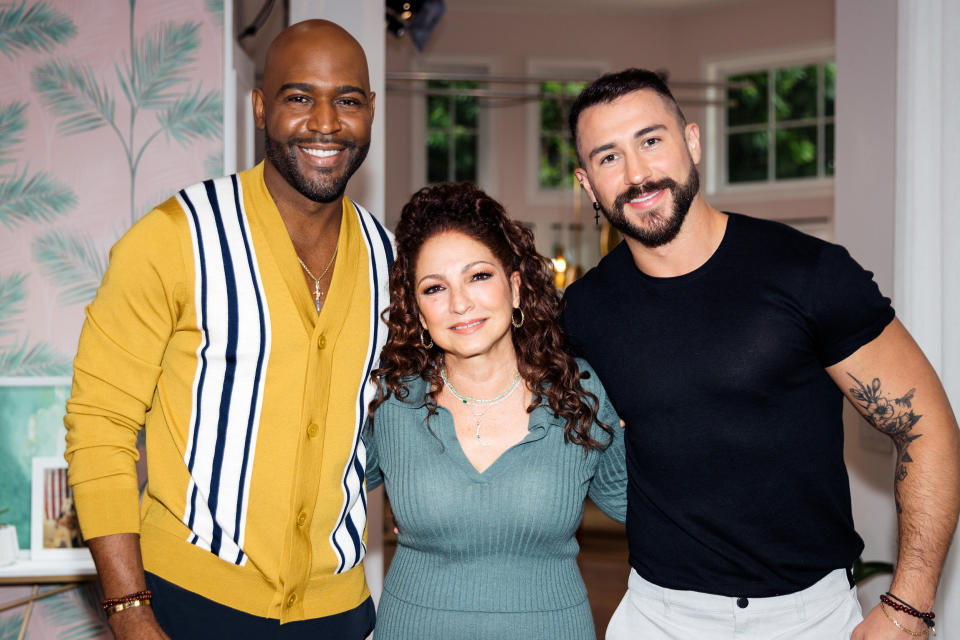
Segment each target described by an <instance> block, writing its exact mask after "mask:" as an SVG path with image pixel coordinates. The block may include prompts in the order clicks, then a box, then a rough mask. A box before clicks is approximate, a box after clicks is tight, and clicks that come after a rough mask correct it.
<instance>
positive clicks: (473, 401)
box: [440, 365, 520, 447]
mask: <svg viewBox="0 0 960 640" xmlns="http://www.w3.org/2000/svg"><path fill="white" fill-rule="evenodd" d="M440 377H441V378H443V384H445V385H446V386H447V389H450V393H452V394H453V395H454V396H455V397H456V398H457V399H458V400H460V401H461V402H462V403H463V404H465V405H467V406H468V407H471V408H470V413H471V414H472V415H473V426H474V431H475V435H476V437H477V440H478V441H479V443H480V444H481V445H482V446H484V447H487V446H490V445H488V444H487V443H486V442H484V441H483V440H481V439H480V423H481V422H483V414H484V413H485V412H486V411H487V409H488V408H490V407H492V406H493V405H495V404H499V403H501V402H503V401H504V400H506V399H507V398H509V397H510V395H511V394H512V393H513V392H514V391H515V390H516V388H517V386H518V385H519V383H520V372H519V371H517V375H516V376H515V377H514V378H513V382H511V383H510V387H509V388H508V389H507V390H506V391H504V392H503V393H501V394H500V395H498V396H497V397H495V398H489V399H487V398H471V397H470V396H465V395H463V394H462V393H459V392H458V391H457V390H456V389H454V388H453V385H452V384H450V380H448V379H447V370H446V367H444V366H443V365H441V366H440ZM471 405H472V406H471Z"/></svg>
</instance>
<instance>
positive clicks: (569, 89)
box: [563, 82, 587, 102]
mask: <svg viewBox="0 0 960 640" xmlns="http://www.w3.org/2000/svg"><path fill="white" fill-rule="evenodd" d="M586 86H587V83H586V82H566V83H564V86H563V89H564V93H566V94H567V95H568V96H569V97H570V98H571V99H570V100H568V101H567V102H573V98H576V97H577V96H578V95H580V92H581V91H583V90H584V89H585V88H586Z"/></svg>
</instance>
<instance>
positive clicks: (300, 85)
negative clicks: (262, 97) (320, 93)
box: [277, 82, 316, 95]
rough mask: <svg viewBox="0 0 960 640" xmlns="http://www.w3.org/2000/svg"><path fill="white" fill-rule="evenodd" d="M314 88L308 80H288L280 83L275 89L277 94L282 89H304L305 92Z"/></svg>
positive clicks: (281, 91)
mask: <svg viewBox="0 0 960 640" xmlns="http://www.w3.org/2000/svg"><path fill="white" fill-rule="evenodd" d="M315 88H316V87H314V86H313V85H312V84H310V83H309V82H288V83H286V84H285V85H281V87H280V88H279V89H278V90H277V95H280V94H281V93H283V92H284V91H304V92H306V93H310V92H311V91H313V90H314V89H315Z"/></svg>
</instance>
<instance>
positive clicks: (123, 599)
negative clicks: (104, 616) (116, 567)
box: [100, 589, 153, 611]
mask: <svg viewBox="0 0 960 640" xmlns="http://www.w3.org/2000/svg"><path fill="white" fill-rule="evenodd" d="M152 597H153V593H152V592H151V591H150V589H144V590H143V591H137V592H136V593H129V594H127V595H125V596H120V597H119V598H107V599H106V600H104V601H103V602H101V603H100V606H101V607H103V610H104V611H106V610H107V609H109V608H110V607H115V606H116V605H118V604H124V603H127V602H134V601H135V600H147V601H148V604H149V600H150V598H152Z"/></svg>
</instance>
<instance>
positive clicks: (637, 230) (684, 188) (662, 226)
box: [601, 160, 700, 249]
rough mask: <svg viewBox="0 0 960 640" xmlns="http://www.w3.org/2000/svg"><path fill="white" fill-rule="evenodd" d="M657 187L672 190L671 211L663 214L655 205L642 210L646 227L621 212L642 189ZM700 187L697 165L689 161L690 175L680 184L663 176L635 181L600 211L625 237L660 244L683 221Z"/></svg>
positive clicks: (668, 239)
mask: <svg viewBox="0 0 960 640" xmlns="http://www.w3.org/2000/svg"><path fill="white" fill-rule="evenodd" d="M661 189H669V190H670V191H671V193H673V214H672V215H670V216H669V217H664V216H663V215H662V214H661V212H659V211H657V210H656V209H654V210H651V211H649V212H647V213H646V214H644V215H645V216H646V217H647V220H648V221H649V222H650V223H651V226H650V227H649V228H643V227H640V226H639V225H637V224H635V223H634V222H632V221H631V220H629V219H628V218H627V216H626V215H625V214H624V213H623V207H624V206H625V205H626V204H627V203H628V202H630V201H631V200H633V199H634V198H639V197H641V196H642V195H643V194H644V193H653V192H654V191H659V190H661ZM699 191H700V174H699V173H698V172H697V166H696V165H695V164H693V161H692V160H691V162H690V175H689V177H688V178H687V181H686V182H685V183H683V184H678V183H677V182H676V180H673V179H671V178H663V179H662V180H657V181H656V182H645V183H643V184H642V185H635V186H632V187H630V188H629V189H627V190H626V191H624V192H623V193H621V194H620V195H618V196H617V199H616V200H614V202H613V207H612V211H609V210H607V208H606V207H601V208H602V209H603V215H604V216H605V217H606V218H607V220H609V221H610V224H611V225H612V226H613V228H614V229H616V230H617V231H619V232H620V233H622V234H623V235H624V236H626V237H628V238H633V239H634V240H636V241H637V242H639V243H640V244H642V245H643V246H645V247H650V248H651V249H652V248H654V247H661V246H663V245H665V244H667V243H669V242H671V241H672V240H673V239H674V238H676V237H677V234H678V233H680V228H681V227H682V226H683V221H684V219H686V217H687V212H688V211H689V210H690V205H691V204H692V203H693V199H694V198H695V197H696V196H697V193H698V192H699Z"/></svg>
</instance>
